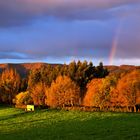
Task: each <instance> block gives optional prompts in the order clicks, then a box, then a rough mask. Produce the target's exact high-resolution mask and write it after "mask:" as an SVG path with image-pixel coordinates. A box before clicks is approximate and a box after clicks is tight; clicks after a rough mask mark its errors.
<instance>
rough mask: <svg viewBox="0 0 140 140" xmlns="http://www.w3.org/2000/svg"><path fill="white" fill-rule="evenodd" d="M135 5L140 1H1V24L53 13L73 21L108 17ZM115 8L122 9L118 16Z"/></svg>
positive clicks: (7, 24) (28, 20)
mask: <svg viewBox="0 0 140 140" xmlns="http://www.w3.org/2000/svg"><path fill="white" fill-rule="evenodd" d="M135 4H136V5H137V4H140V0H117V1H115V0H94V1H93V0H86V1H85V0H67V1H66V0H47V1H46V0H24V1H22V0H6V1H0V26H1V27H4V26H5V27H8V26H19V25H24V24H27V23H30V22H32V20H35V19H38V18H40V17H44V18H45V17H46V18H47V17H50V16H52V17H56V18H59V19H69V20H106V19H110V18H115V17H116V16H117V15H119V14H120V13H123V12H125V11H123V10H122V9H121V8H120V9H119V7H121V6H129V5H135ZM113 8H118V9H117V13H118V14H117V15H116V11H115V10H114V9H113ZM134 9H135V8H134ZM127 13H128V12H127Z"/></svg>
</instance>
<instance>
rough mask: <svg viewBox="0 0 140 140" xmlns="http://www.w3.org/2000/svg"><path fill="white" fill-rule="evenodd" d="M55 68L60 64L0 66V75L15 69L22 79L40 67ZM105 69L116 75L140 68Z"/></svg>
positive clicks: (127, 66)
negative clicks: (7, 70)
mask: <svg viewBox="0 0 140 140" xmlns="http://www.w3.org/2000/svg"><path fill="white" fill-rule="evenodd" d="M47 65H52V66H57V65H61V64H48V63H21V64H0V73H1V72H2V71H3V70H4V69H7V68H15V69H16V70H17V71H18V72H19V73H20V75H21V76H22V77H26V75H27V74H28V73H29V71H30V70H32V69H39V68H41V67H42V66H47ZM104 68H107V69H108V71H109V72H110V73H118V72H123V71H125V72H126V71H131V70H134V69H140V66H133V65H121V66H104Z"/></svg>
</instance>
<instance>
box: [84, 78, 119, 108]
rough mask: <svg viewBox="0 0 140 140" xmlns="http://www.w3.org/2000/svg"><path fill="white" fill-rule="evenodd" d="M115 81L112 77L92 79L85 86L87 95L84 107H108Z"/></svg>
mask: <svg viewBox="0 0 140 140" xmlns="http://www.w3.org/2000/svg"><path fill="white" fill-rule="evenodd" d="M116 84H117V79H116V77H114V76H107V77H106V78H102V79H101V78H100V79H99V78H98V79H93V80H92V81H91V82H90V83H89V84H88V85H87V93H86V96H85V98H84V104H85V105H86V106H97V107H100V108H103V107H110V106H111V102H110V97H111V95H110V94H111V92H112V90H113V89H114V88H115V87H116Z"/></svg>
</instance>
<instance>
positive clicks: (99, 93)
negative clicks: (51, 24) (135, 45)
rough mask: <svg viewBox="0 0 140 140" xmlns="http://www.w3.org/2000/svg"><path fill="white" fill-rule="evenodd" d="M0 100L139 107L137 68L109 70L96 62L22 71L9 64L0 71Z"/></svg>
mask: <svg viewBox="0 0 140 140" xmlns="http://www.w3.org/2000/svg"><path fill="white" fill-rule="evenodd" d="M0 104H8V105H15V106H16V107H17V108H25V106H26V105H28V104H33V105H35V106H36V107H38V108H57V109H66V110H83V111H121V112H138V111H140V69H139V67H136V68H134V69H127V70H119V71H116V72H111V71H110V70H109V69H108V68H107V67H104V66H103V63H102V62H100V63H99V65H98V66H94V65H93V63H92V62H87V61H83V62H81V61H77V62H76V61H72V62H71V63H70V64H68V65H67V64H64V65H51V64H50V65H49V64H48V65H42V66H41V67H39V68H32V69H31V70H29V72H28V73H27V74H26V75H24V76H23V75H22V74H21V73H20V72H19V71H18V70H17V69H15V68H14V67H12V66H10V67H8V68H4V69H3V70H2V71H1V73H0Z"/></svg>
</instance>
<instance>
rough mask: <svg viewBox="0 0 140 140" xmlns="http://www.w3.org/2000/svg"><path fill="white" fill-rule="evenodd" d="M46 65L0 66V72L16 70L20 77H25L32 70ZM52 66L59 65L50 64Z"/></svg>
mask: <svg viewBox="0 0 140 140" xmlns="http://www.w3.org/2000/svg"><path fill="white" fill-rule="evenodd" d="M47 65H49V64H47V63H21V64H0V72H2V71H3V70H4V69H7V68H14V69H16V70H17V71H18V72H19V74H20V75H21V76H22V77H26V75H27V74H28V73H29V71H30V70H32V69H39V68H41V67H42V66H47ZM50 65H52V66H57V65H59V64H50Z"/></svg>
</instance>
